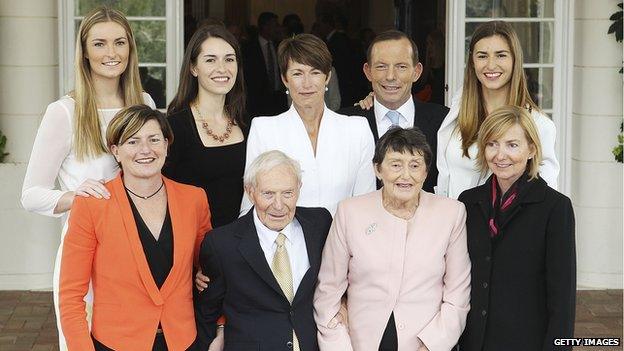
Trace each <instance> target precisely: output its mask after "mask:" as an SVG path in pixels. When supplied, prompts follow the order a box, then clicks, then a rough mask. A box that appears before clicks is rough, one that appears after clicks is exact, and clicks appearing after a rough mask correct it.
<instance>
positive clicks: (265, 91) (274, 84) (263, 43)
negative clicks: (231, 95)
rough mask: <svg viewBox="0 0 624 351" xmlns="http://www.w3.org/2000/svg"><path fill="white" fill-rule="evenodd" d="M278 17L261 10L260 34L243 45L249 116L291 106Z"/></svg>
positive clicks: (284, 109)
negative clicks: (280, 51)
mask: <svg viewBox="0 0 624 351" xmlns="http://www.w3.org/2000/svg"><path fill="white" fill-rule="evenodd" d="M277 19H278V17H277V15H276V14H274V13H272V12H263V13H261V14H260V16H258V36H257V37H252V38H250V39H249V40H248V41H247V42H246V43H244V45H243V47H242V55H243V72H244V75H245V88H246V90H247V112H248V114H249V117H255V116H273V115H277V114H280V113H282V112H284V111H286V110H287V109H288V108H287V106H286V88H285V87H284V85H283V84H282V80H281V77H280V71H279V65H278V61H277V49H276V45H277V39H278V27H279V23H278V22H277Z"/></svg>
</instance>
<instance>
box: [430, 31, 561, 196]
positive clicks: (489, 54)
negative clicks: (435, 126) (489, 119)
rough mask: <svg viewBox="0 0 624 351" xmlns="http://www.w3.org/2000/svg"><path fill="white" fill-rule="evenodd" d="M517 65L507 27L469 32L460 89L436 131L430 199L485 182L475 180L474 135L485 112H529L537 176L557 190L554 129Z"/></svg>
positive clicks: (517, 50) (517, 51) (516, 45)
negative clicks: (536, 143)
mask: <svg viewBox="0 0 624 351" xmlns="http://www.w3.org/2000/svg"><path fill="white" fill-rule="evenodd" d="M522 62H523V58H522V47H521V46H520V42H519V40H518V36H517V35H516V32H515V31H514V29H513V28H512V27H511V25H509V24H508V23H506V22H503V21H491V22H486V23H483V24H481V25H480V26H479V27H477V28H476V29H475V31H474V34H473V36H472V40H471V41H470V47H469V59H468V62H467V64H466V71H465V74H464V86H463V89H462V91H460V92H459V93H458V94H457V95H456V96H455V97H454V98H453V100H452V103H451V109H450V111H449V113H448V115H447V116H446V118H445V119H444V121H443V122H442V125H441V126H440V129H439V130H438V151H437V153H438V154H437V167H438V172H439V173H438V182H437V186H436V187H435V193H436V194H440V195H444V196H448V197H451V198H454V199H456V198H457V197H458V196H459V194H461V193H462V192H463V191H464V190H467V189H470V188H473V187H475V186H477V185H481V184H483V183H484V182H485V181H486V180H487V178H488V177H489V174H485V175H483V174H481V173H480V172H479V170H478V167H477V165H476V156H477V151H478V150H477V144H476V139H477V133H478V130H479V127H480V126H481V124H482V123H483V120H484V119H485V117H486V116H487V115H488V111H494V110H495V109H497V108H499V107H501V106H504V105H515V106H521V107H525V108H527V109H528V110H529V111H530V112H531V115H532V116H533V118H534V121H535V124H536V125H537V129H538V132H539V137H540V140H541V142H542V147H543V156H544V158H543V162H542V164H541V166H540V169H539V173H540V176H541V177H542V178H543V179H544V180H545V181H546V182H547V183H548V185H549V186H550V187H552V188H553V189H557V177H558V175H559V162H558V161H557V159H556V156H555V137H556V130H555V125H554V123H553V122H552V121H551V120H550V119H549V118H548V117H547V116H546V115H545V114H544V113H543V112H541V111H540V110H539V108H538V106H537V105H536V104H535V102H533V100H532V99H531V96H530V95H529V91H528V88H527V82H526V77H525V75H524V70H523V68H522Z"/></svg>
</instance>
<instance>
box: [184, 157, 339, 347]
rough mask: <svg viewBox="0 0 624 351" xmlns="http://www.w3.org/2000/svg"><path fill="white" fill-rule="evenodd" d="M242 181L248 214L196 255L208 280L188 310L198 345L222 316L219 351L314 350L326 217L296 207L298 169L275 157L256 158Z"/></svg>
mask: <svg viewBox="0 0 624 351" xmlns="http://www.w3.org/2000/svg"><path fill="white" fill-rule="evenodd" d="M244 181H245V191H246V192H247V195H248V196H249V198H250V199H251V201H252V202H253V204H254V208H253V209H252V210H250V211H249V212H248V213H247V214H246V215H244V216H243V217H241V218H239V219H238V220H236V221H234V222H233V223H231V224H229V225H226V226H223V227H220V228H217V229H215V230H213V231H212V232H210V233H209V234H207V236H206V238H205V240H204V242H203V244H202V247H201V250H200V263H201V266H202V271H203V272H205V274H206V275H207V276H208V277H210V283H209V284H208V287H207V288H206V289H205V290H204V291H203V292H201V293H200V294H199V297H198V301H197V303H196V312H197V313H196V314H197V323H198V334H199V341H200V344H201V345H202V346H203V347H204V348H203V349H206V348H207V346H208V345H209V344H210V343H211V342H212V341H213V340H214V338H215V337H216V335H217V328H218V326H217V320H218V318H219V317H220V316H221V315H224V316H225V318H226V320H227V323H226V325H225V330H224V335H225V342H224V350H225V351H229V350H231V351H234V350H243V349H245V350H258V351H274V350H295V351H298V350H301V351H316V350H318V342H317V339H316V324H315V322H314V316H313V304H312V301H313V297H314V289H315V287H316V283H317V275H318V271H319V267H320V261H321V253H322V250H323V246H324V245H325V240H326V238H327V233H328V231H329V227H330V225H331V220H332V218H331V215H330V213H329V211H327V210H326V209H324V208H304V207H296V203H297V199H298V197H299V189H300V187H301V169H300V168H299V164H298V163H297V161H294V160H292V159H290V158H289V157H288V156H286V155H285V154H284V153H282V152H280V151H276V150H273V151H268V152H266V153H263V154H261V155H260V156H258V158H256V160H254V162H252V164H251V165H250V167H249V169H248V170H247V172H246V173H245V180H244Z"/></svg>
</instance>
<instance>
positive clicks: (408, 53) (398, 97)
mask: <svg viewBox="0 0 624 351" xmlns="http://www.w3.org/2000/svg"><path fill="white" fill-rule="evenodd" d="M412 54H413V53H412V46H411V45H410V42H409V40H407V39H405V38H403V39H399V40H385V41H381V42H378V43H375V44H374V46H373V48H372V50H371V57H370V62H366V63H364V74H365V75H366V78H368V80H369V81H370V82H371V84H372V86H373V91H374V92H375V98H376V99H377V100H378V101H379V102H380V103H381V104H382V105H384V106H385V107H387V108H389V109H391V110H396V109H397V108H399V107H401V105H403V104H404V103H405V102H406V101H407V100H408V99H409V97H410V96H411V94H412V84H413V83H414V82H415V81H416V80H418V78H419V77H420V74H421V73H422V65H421V64H420V62H419V63H417V64H416V65H414V61H413V59H412Z"/></svg>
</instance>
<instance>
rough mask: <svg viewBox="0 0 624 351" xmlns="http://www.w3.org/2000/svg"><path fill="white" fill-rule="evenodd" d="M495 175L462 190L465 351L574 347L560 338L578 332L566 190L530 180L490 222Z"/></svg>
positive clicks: (462, 341)
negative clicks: (468, 265)
mask: <svg viewBox="0 0 624 351" xmlns="http://www.w3.org/2000/svg"><path fill="white" fill-rule="evenodd" d="M491 181H492V178H491V177H490V179H489V180H488V181H487V182H486V183H485V184H484V185H481V186H478V187H476V188H472V189H469V190H466V191H464V192H463V193H462V194H461V195H460V196H459V201H461V202H463V203H464V204H465V206H466V215H467V216H466V229H467V243H468V253H469V255H470V261H471V262H472V270H471V291H470V312H468V317H467V320H466V328H465V329H464V333H463V335H462V337H461V338H460V349H461V350H462V351H499V350H505V351H527V350H532V351H533V350H534V351H538V350H539V351H552V350H557V351H561V350H571V349H572V347H570V346H557V345H553V339H554V338H572V337H573V336H574V312H575V306H576V305H575V297H576V254H575V241H574V212H573V209H572V202H571V201H570V199H569V198H567V197H566V196H565V195H563V194H561V193H558V192H557V191H555V190H554V189H552V188H550V187H549V186H548V185H547V184H546V182H545V181H544V180H543V179H541V178H538V179H535V180H532V181H530V182H529V184H530V186H527V188H526V193H524V194H520V195H519V196H518V198H517V199H516V201H515V203H514V204H513V205H512V208H510V209H509V211H510V213H509V214H508V215H507V216H505V218H504V219H502V220H501V221H500V223H499V226H498V230H499V234H498V238H497V239H496V245H493V240H491V239H490V229H489V223H488V220H489V218H490V216H489V208H490V204H489V202H490V201H491V198H490V194H491V190H490V189H491V185H492V184H491Z"/></svg>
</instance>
